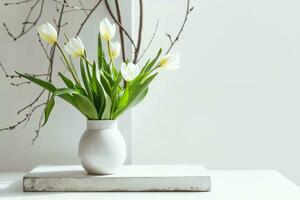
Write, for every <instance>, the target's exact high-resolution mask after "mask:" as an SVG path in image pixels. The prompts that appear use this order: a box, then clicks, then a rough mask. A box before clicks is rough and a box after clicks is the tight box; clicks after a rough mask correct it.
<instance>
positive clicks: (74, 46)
mask: <svg viewBox="0 0 300 200" xmlns="http://www.w3.org/2000/svg"><path fill="white" fill-rule="evenodd" d="M65 51H66V52H67V53H68V54H69V55H70V56H72V57H80V56H83V55H84V46H83V43H82V41H81V39H80V38H79V37H73V38H72V39H70V40H69V42H68V43H67V44H65Z"/></svg>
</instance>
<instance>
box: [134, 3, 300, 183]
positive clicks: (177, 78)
mask: <svg viewBox="0 0 300 200" xmlns="http://www.w3.org/2000/svg"><path fill="white" fill-rule="evenodd" d="M191 2H192V5H194V6H195V9H194V11H193V12H192V14H191V16H190V19H189V21H188V24H187V26H186V29H185V31H184V34H183V35H182V37H181V38H180V42H179V44H178V45H177V46H176V48H175V49H174V51H173V52H180V53H181V54H182V56H181V69H180V70H178V71H173V72H165V73H163V74H161V75H160V76H159V78H158V79H157V80H155V81H154V83H153V84H152V86H151V90H150V93H149V96H148V98H147V99H146V100H145V101H144V102H143V103H142V104H141V105H139V106H137V107H136V108H135V109H134V163H203V164H204V165H205V166H206V167H207V168H208V169H261V168H270V169H277V170H279V171H280V172H281V173H283V174H284V175H286V176H287V177H289V178H290V179H291V180H292V181H294V182H296V183H297V184H298V185H299V184H300V173H299V168H300V160H299V156H298V152H299V150H300V145H299V140H300V136H299V133H300V126H299V120H300V103H299V102H300V89H299V88H300V79H299V75H300V26H299V19H300V12H299V8H300V2H299V1H297V0H285V1H282V0H252V1H247V0H193V1H191ZM145 7H146V11H145V12H146V13H145V15H146V19H145V20H146V22H145V24H147V25H146V28H145V29H144V33H145V34H146V36H145V38H144V39H145V43H147V41H148V40H149V39H150V37H151V36H152V33H153V29H154V27H155V24H156V20H157V19H158V18H160V20H159V22H160V25H159V31H158V34H157V36H156V39H155V40H154V46H153V48H151V51H149V53H148V54H147V56H146V57H148V56H152V57H153V56H154V55H155V53H156V49H157V48H159V47H163V48H166V47H168V39H167V37H165V35H164V34H165V33H166V32H167V33H170V34H173V35H174V34H175V33H176V32H177V31H178V29H179V28H180V23H181V22H182V20H183V17H184V9H185V1H183V0H173V1H160V0H152V1H145ZM134 13H135V15H134V19H136V18H137V16H138V10H137V8H136V9H135V12H134ZM153 13H155V14H153ZM135 30H136V27H135Z"/></svg>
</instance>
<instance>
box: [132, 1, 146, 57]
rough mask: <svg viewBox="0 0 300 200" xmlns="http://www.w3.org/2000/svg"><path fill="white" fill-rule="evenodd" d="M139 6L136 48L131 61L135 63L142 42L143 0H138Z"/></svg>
mask: <svg viewBox="0 0 300 200" xmlns="http://www.w3.org/2000/svg"><path fill="white" fill-rule="evenodd" d="M139 8H140V17H139V20H140V21H139V30H138V40H137V45H136V50H135V53H134V59H133V62H134V63H136V62H137V59H138V56H139V52H140V48H141V43H142V33H143V21H144V19H143V18H144V17H143V15H144V11H143V10H144V7H143V0H139Z"/></svg>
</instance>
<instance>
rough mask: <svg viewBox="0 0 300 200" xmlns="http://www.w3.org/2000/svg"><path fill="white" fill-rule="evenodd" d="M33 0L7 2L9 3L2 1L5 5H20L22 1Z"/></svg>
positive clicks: (24, 1)
mask: <svg viewBox="0 0 300 200" xmlns="http://www.w3.org/2000/svg"><path fill="white" fill-rule="evenodd" d="M31 1H33V0H23V1H16V2H9V3H4V5H5V6H11V5H20V4H24V3H29V2H31Z"/></svg>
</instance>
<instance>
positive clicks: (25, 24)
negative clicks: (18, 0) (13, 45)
mask: <svg viewBox="0 0 300 200" xmlns="http://www.w3.org/2000/svg"><path fill="white" fill-rule="evenodd" d="M40 2H41V6H40V8H39V13H38V15H37V17H36V18H35V20H34V21H32V22H31V21H29V20H30V17H31V15H32V12H33V11H34V9H35V8H36V7H37V5H38V4H39V3H40ZM44 2H45V0H36V1H35V3H34V4H33V5H32V6H31V7H30V8H29V12H28V13H27V16H26V19H25V21H24V22H23V23H22V30H21V32H20V33H19V34H18V35H16V36H15V35H14V34H13V33H12V32H11V31H10V30H9V28H8V26H7V25H6V23H3V26H4V28H5V30H6V32H7V34H8V35H9V36H10V37H11V38H12V39H13V40H15V41H16V40H17V39H19V38H21V37H22V36H23V35H25V34H26V33H28V32H29V31H30V30H31V29H32V28H33V27H34V26H35V25H36V24H37V22H38V21H39V20H40V18H41V16H42V13H43V9H44ZM27 25H29V27H27Z"/></svg>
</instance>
